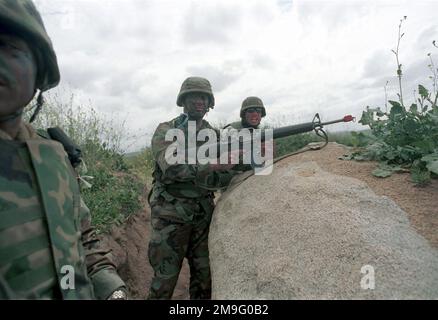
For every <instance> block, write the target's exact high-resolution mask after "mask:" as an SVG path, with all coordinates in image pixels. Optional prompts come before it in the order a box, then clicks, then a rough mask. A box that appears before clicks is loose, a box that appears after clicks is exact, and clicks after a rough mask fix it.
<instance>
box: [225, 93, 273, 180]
mask: <svg viewBox="0 0 438 320" xmlns="http://www.w3.org/2000/svg"><path fill="white" fill-rule="evenodd" d="M264 117H266V109H265V105H264V104H263V101H262V99H260V98H259V97H247V98H246V99H245V100H243V102H242V107H241V108H240V121H236V122H233V123H230V124H228V125H226V126H225V127H224V129H237V130H241V129H250V130H252V129H259V127H260V122H261V121H262V118H264ZM265 148H267V146H265V143H264V142H263V143H262V145H261V150H262V153H265V152H266V150H265ZM272 148H273V151H272V152H273V153H272V154H273V155H274V156H275V144H272ZM252 169H253V167H252V166H251V165H247V164H246V165H245V164H239V165H238V166H236V167H235V168H234V171H237V172H242V171H248V170H252Z"/></svg>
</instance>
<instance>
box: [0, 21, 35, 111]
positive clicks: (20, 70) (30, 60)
mask: <svg viewBox="0 0 438 320" xmlns="http://www.w3.org/2000/svg"><path fill="white" fill-rule="evenodd" d="M36 74H37V67H36V62H35V58H34V55H33V53H32V51H31V50H30V48H29V46H28V45H27V43H26V42H25V41H24V40H23V39H22V38H20V37H18V36H16V35H14V34H12V33H10V32H8V31H7V30H5V29H4V28H2V27H1V26H0V116H8V115H10V114H12V113H14V112H16V111H18V110H20V109H21V108H24V107H25V106H26V105H27V104H28V103H29V102H30V101H31V100H32V98H33V96H34V94H35V82H36Z"/></svg>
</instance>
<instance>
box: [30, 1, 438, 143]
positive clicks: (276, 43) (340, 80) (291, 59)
mask: <svg viewBox="0 0 438 320" xmlns="http://www.w3.org/2000/svg"><path fill="white" fill-rule="evenodd" d="M35 2H36V4H37V5H38V7H39V9H40V10H41V12H42V15H43V18H44V20H45V23H46V27H47V29H48V32H49V34H50V36H51V38H52V40H53V43H54V46H55V50H56V52H57V55H58V60H59V63H60V69H61V75H62V82H61V86H60V88H61V89H62V90H61V92H64V93H65V92H71V93H74V94H75V96H76V97H77V99H78V101H84V102H88V101H91V104H92V105H93V107H94V108H95V109H96V110H98V111H99V112H101V113H102V114H110V115H116V117H117V118H120V119H125V120H126V123H127V127H128V128H129V130H130V131H132V132H134V131H135V132H141V133H142V134H149V135H150V134H152V133H153V131H154V130H155V128H156V126H157V125H158V124H159V123H160V122H163V121H167V120H170V119H172V118H174V117H175V116H177V115H178V114H179V113H180V112H181V111H182V109H181V108H178V107H177V106H176V97H177V94H178V92H179V89H180V87H181V83H182V81H183V80H184V79H185V78H186V77H188V76H202V77H206V78H208V79H209V80H210V82H211V83H212V86H213V90H214V93H215V97H216V107H215V109H214V110H212V111H211V112H210V113H209V114H208V116H207V120H208V121H210V122H213V123H228V122H231V121H236V120H238V116H239V109H240V106H241V102H242V100H243V99H244V98H245V97H247V96H251V95H256V96H259V97H260V98H261V99H262V100H263V101H264V103H265V105H266V108H267V112H268V116H267V117H266V118H265V120H264V121H266V122H275V123H281V124H287V123H290V124H295V123H298V122H308V121H310V120H311V118H312V116H313V114H314V113H316V112H319V113H320V114H321V116H322V118H323V120H332V119H337V118H340V117H342V116H343V115H344V114H348V113H351V114H353V115H355V116H357V117H360V115H361V112H362V110H363V109H364V108H365V107H366V106H367V105H370V106H381V107H384V98H385V92H384V87H385V84H386V82H387V81H389V84H388V86H387V91H388V96H389V98H390V99H393V100H396V99H397V97H396V93H397V88H398V82H397V79H396V77H395V75H396V68H397V67H396V60H395V56H394V54H393V53H392V52H391V49H395V48H396V45H397V33H398V25H399V22H400V19H402V18H403V16H407V20H405V21H404V22H403V27H402V30H403V32H405V36H404V37H403V39H402V41H401V46H400V59H401V63H402V64H403V71H404V73H405V78H404V93H405V100H408V101H409V102H411V101H412V99H413V90H414V89H415V87H416V86H417V85H418V83H422V84H424V85H425V86H428V87H431V80H430V79H428V77H429V75H430V70H429V69H428V66H427V65H428V64H429V60H428V59H429V58H428V57H427V54H428V53H429V52H430V53H432V57H435V59H436V62H438V59H437V57H438V49H437V48H434V47H433V45H432V41H433V40H437V41H438V19H437V15H436V13H437V12H438V1H431V0H417V1H392V0H391V1H372V0H367V1H360V0H358V1H312V0H311V1H309V0H305V1H304V0H293V1H292V0H244V1H236V0H202V1H201V0H193V1H185V0H65V1H63V0H37V1H35ZM337 128H338V129H349V128H352V129H357V128H358V126H357V125H352V126H346V125H341V126H338V127H337ZM149 143H150V136H146V137H144V138H142V139H140V140H139V141H137V142H136V144H135V146H136V148H137V147H142V146H145V145H148V144H149Z"/></svg>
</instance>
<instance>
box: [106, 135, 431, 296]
mask: <svg viewBox="0 0 438 320" xmlns="http://www.w3.org/2000/svg"><path fill="white" fill-rule="evenodd" d="M346 153H348V149H347V148H345V147H344V146H341V145H338V144H335V143H330V144H329V145H328V146H327V147H326V148H325V149H323V150H320V151H310V152H306V153H302V154H298V155H295V156H292V157H290V158H288V159H286V160H284V161H286V162H307V161H316V162H317V163H318V165H319V166H320V167H321V168H322V169H323V170H326V171H329V172H331V173H334V174H339V175H344V176H349V177H352V178H356V179H359V180H362V181H364V182H365V183H367V184H368V185H369V187H370V188H371V189H373V191H374V192H375V193H376V194H378V195H383V196H387V197H389V198H391V199H392V200H394V201H395V202H396V203H397V204H398V205H399V206H400V207H401V208H402V209H403V210H404V211H405V212H406V213H407V214H408V217H409V220H410V222H411V224H412V226H413V227H414V228H415V229H416V230H417V232H418V233H419V234H420V235H422V236H423V237H424V238H425V239H426V240H427V241H428V242H429V243H430V244H431V245H432V246H433V247H435V248H438V180H437V179H435V180H433V181H432V182H431V183H430V184H429V185H427V186H425V187H417V186H415V185H414V184H413V183H412V182H411V181H410V176H409V174H406V173H402V174H394V175H392V176H391V177H388V178H385V179H381V178H377V177H374V176H372V174H371V172H372V171H373V170H374V168H375V167H376V166H377V164H376V163H375V162H356V161H342V160H339V159H338V158H339V157H341V156H342V155H344V154H346ZM279 165H282V164H281V163H279ZM144 194H147V192H145V193H144ZM149 238H150V209H149V206H148V205H147V204H144V209H143V210H142V211H141V212H139V213H138V214H136V215H133V216H132V217H130V219H129V220H128V221H127V222H126V223H125V224H124V225H123V226H120V227H114V228H113V229H112V231H111V232H110V233H109V234H107V235H105V236H103V242H104V244H106V245H108V246H109V247H110V248H111V249H112V251H113V256H114V259H115V262H116V264H117V266H118V270H119V274H120V275H121V277H122V278H123V279H124V280H125V281H126V284H127V286H128V288H129V291H130V296H131V297H132V298H133V299H146V297H147V295H148V292H149V286H150V283H151V280H152V276H153V270H152V268H151V266H150V264H149V261H148V257H147V251H148V244H149ZM189 278H190V275H189V268H188V265H187V262H186V260H185V261H184V265H183V268H182V270H181V274H180V277H179V280H178V283H177V286H176V289H175V291H174V295H173V298H172V299H178V300H186V299H189V294H188V286H189Z"/></svg>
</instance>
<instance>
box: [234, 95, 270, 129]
mask: <svg viewBox="0 0 438 320" xmlns="http://www.w3.org/2000/svg"><path fill="white" fill-rule="evenodd" d="M264 117H266V109H265V106H264V104H263V101H262V100H261V99H260V98H258V97H248V98H246V99H245V100H243V102H242V107H241V108H240V119H241V120H240V121H237V122H233V123H231V124H229V125H227V126H225V128H234V129H243V128H252V129H258V128H259V126H260V122H261V121H262V118H264Z"/></svg>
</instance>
